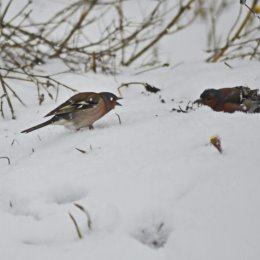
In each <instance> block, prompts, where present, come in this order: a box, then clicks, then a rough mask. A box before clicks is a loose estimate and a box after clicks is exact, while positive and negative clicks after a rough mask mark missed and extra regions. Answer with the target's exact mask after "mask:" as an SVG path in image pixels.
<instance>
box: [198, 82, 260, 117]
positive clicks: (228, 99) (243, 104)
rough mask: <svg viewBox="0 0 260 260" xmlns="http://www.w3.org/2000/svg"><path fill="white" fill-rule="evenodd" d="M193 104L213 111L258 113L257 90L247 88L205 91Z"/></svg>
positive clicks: (259, 101) (258, 100) (259, 106)
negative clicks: (204, 106)
mask: <svg viewBox="0 0 260 260" xmlns="http://www.w3.org/2000/svg"><path fill="white" fill-rule="evenodd" d="M195 103H198V104H202V105H206V106H209V107H211V108H212V109H213V110H214V111H223V112H227V113H233V112H235V111H242V112H246V113H259V112H260V95H258V89H253V90H251V89H250V88H248V87H243V86H239V87H233V88H221V89H206V90H205V91H203V92H202V94H201V95H200V99H198V100H196V101H195Z"/></svg>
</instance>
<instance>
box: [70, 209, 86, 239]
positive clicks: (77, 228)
mask: <svg viewBox="0 0 260 260" xmlns="http://www.w3.org/2000/svg"><path fill="white" fill-rule="evenodd" d="M68 214H69V216H70V218H71V220H72V222H73V224H74V226H75V228H76V231H77V235H78V238H79V239H83V235H82V233H81V231H80V229H79V225H78V223H77V221H76V220H75V218H74V217H73V215H72V214H71V213H70V212H69V213H68Z"/></svg>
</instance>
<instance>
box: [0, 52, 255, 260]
mask: <svg viewBox="0 0 260 260" xmlns="http://www.w3.org/2000/svg"><path fill="white" fill-rule="evenodd" d="M165 52H167V50H165ZM169 53H170V50H169ZM185 57H186V58H187V56H185ZM186 58H185V59H186ZM176 64H178V62H176V63H173V64H172V65H171V66H170V67H164V68H161V69H157V70H153V71H150V72H146V73H142V74H138V75H136V74H135V71H134V70H133V69H131V70H130V69H127V70H126V71H123V72H122V73H121V74H120V75H117V76H116V77H114V76H105V75H100V74H91V73H89V74H86V75H74V74H66V75H62V76H60V77H58V79H60V80H62V81H64V82H66V84H67V85H70V86H73V87H75V88H76V89H78V90H79V91H97V92H99V91H111V92H114V93H116V94H118V92H117V87H118V86H119V85H120V84H121V83H123V82H132V81H140V82H148V83H149V84H151V85H154V86H156V87H158V88H160V89H161V92H159V93H157V94H151V93H150V94H149V93H147V92H146V91H144V89H143V88H142V87H141V86H140V85H136V86H131V87H129V88H124V89H122V94H123V97H124V99H123V100H122V101H120V102H121V103H122V105H123V106H122V107H117V108H116V110H115V111H112V112H110V114H108V115H107V116H105V117H104V118H102V119H101V120H99V121H98V122H97V123H96V124H95V129H94V130H93V131H90V130H81V131H78V132H74V131H70V130H67V129H65V128H63V127H59V126H56V127H55V126H49V127H45V128H42V129H40V130H39V131H35V132H32V133H30V134H27V135H26V134H20V131H21V130H24V129H25V128H28V127H30V126H32V125H34V124H37V123H40V122H42V121H43V120H44V119H43V116H44V115H45V114H46V113H48V112H49V111H50V110H52V109H53V108H55V107H56V106H57V105H58V104H59V103H61V102H63V101H65V100H66V99H67V98H69V97H70V96H71V95H72V93H71V92H68V91H60V94H59V97H58V101H57V104H56V103H54V102H53V101H50V100H46V101H45V102H44V105H43V106H40V107H39V106H38V105H37V98H36V94H37V93H36V91H35V90H34V89H33V88H32V87H28V89H29V88H30V91H27V92H25V91H24V92H23V97H24V98H25V101H26V104H27V107H26V108H25V107H20V106H19V104H17V111H16V115H17V119H16V120H11V119H10V118H6V119H4V120H3V119H1V125H0V143H1V146H0V157H1V156H8V157H9V158H10V160H11V164H10V165H8V163H7V160H5V159H1V160H0V231H1V232H0V259H3V260H11V259H12V260H15V259H19V260H20V259H39V260H47V259H77V260H78V259H91V260H102V259H106V260H122V259H129V260H132V259H138V260H139V259H140V260H141V259H142V260H146V259H147V260H148V259H149V260H151V259H156V260H159V259H163V260H168V259H176V260H208V259H211V260H215V259H216V260H219V259H222V260H223V259H225V260H240V259H241V260H242V259H243V260H258V259H259V258H260V246H259V241H260V221H259V219H260V191H259V185H260V173H259V162H260V154H259V143H260V136H259V129H260V120H259V114H243V113H235V114H224V113H216V112H213V111H212V110H211V109H209V108H208V107H199V108H195V110H194V111H190V112H189V113H186V114H185V113H177V112H172V109H173V108H178V107H179V106H181V107H183V108H185V106H186V104H187V103H188V102H189V101H190V100H192V101H194V100H195V99H197V98H198V97H199V95H200V94H201V92H202V91H203V90H204V89H206V88H220V87H224V86H236V85H247V86H249V87H251V88H259V86H260V70H259V65H260V63H259V62H253V61H250V62H249V61H236V62H230V64H231V65H232V69H231V68H229V67H227V66H226V65H224V64H223V63H218V64H206V63H204V62H203V61H197V60H196V59H193V60H190V61H189V62H188V61H185V62H183V63H181V64H179V65H178V66H175V65H176ZM53 66H54V67H55V64H54V65H53ZM22 88H23V89H25V88H26V86H22ZM16 89H19V86H17V87H16ZM162 99H163V100H164V101H165V102H161V100H162ZM181 102H182V103H181ZM115 113H118V114H119V115H120V118H121V120H122V124H119V121H118V117H117V116H116V114H115ZM214 134H218V135H219V136H220V137H221V140H222V145H223V150H224V152H223V154H219V153H218V151H217V150H216V149H215V148H214V147H213V146H212V145H210V144H209V138H210V136H212V135H214ZM77 149H81V150H84V151H86V153H82V152H80V151H79V150H77ZM74 203H77V204H79V205H81V206H83V207H84V209H85V210H86V211H87V212H88V213H89V215H90V217H91V222H92V229H91V230H89V228H88V225H87V220H88V218H87V217H86V214H85V213H84V212H82V211H81V210H80V209H79V208H77V207H76V206H75V205H74ZM69 212H70V213H71V214H72V215H73V216H74V218H75V220H76V221H77V223H78V225H79V228H80V230H81V232H82V234H83V236H84V238H83V239H81V240H80V239H79V238H78V236H77V233H76V229H75V226H74V224H73V222H72V220H71V218H70V217H69V214H68V213H69Z"/></svg>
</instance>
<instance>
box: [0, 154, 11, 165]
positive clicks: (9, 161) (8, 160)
mask: <svg viewBox="0 0 260 260" xmlns="http://www.w3.org/2000/svg"><path fill="white" fill-rule="evenodd" d="M0 159H6V160H7V162H8V164H9V165H10V164H11V160H10V158H9V157H7V156H2V157H0Z"/></svg>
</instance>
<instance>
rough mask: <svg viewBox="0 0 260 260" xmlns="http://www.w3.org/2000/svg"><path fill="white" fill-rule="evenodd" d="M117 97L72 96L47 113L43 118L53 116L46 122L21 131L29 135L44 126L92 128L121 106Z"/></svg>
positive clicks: (99, 95)
mask: <svg viewBox="0 0 260 260" xmlns="http://www.w3.org/2000/svg"><path fill="white" fill-rule="evenodd" d="M119 99H121V98H119V97H117V96H116V95H114V94H113V93H110V92H101V93H95V92H82V93H78V94H76V95H74V96H72V97H71V98H70V99H68V100H67V101H65V102H64V103H62V104H61V105H60V106H58V107H57V108H55V109H54V110H52V111H51V112H49V113H48V114H47V115H46V116H45V117H48V116H53V117H52V118H51V119H49V120H48V121H46V122H44V123H41V124H39V125H36V126H34V127H31V128H29V129H26V130H24V131H22V133H29V132H32V131H34V130H37V129H39V128H42V127H44V126H47V125H50V124H54V125H64V126H65V127H68V128H74V129H77V130H78V129H80V128H83V127H89V128H90V129H92V128H93V126H92V125H93V123H94V122H95V121H97V120H98V119H99V118H101V117H103V116H104V115H105V114H107V113H108V112H109V111H110V110H112V109H114V108H115V106H116V105H118V106H121V104H120V103H118V101H117V100H119Z"/></svg>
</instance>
